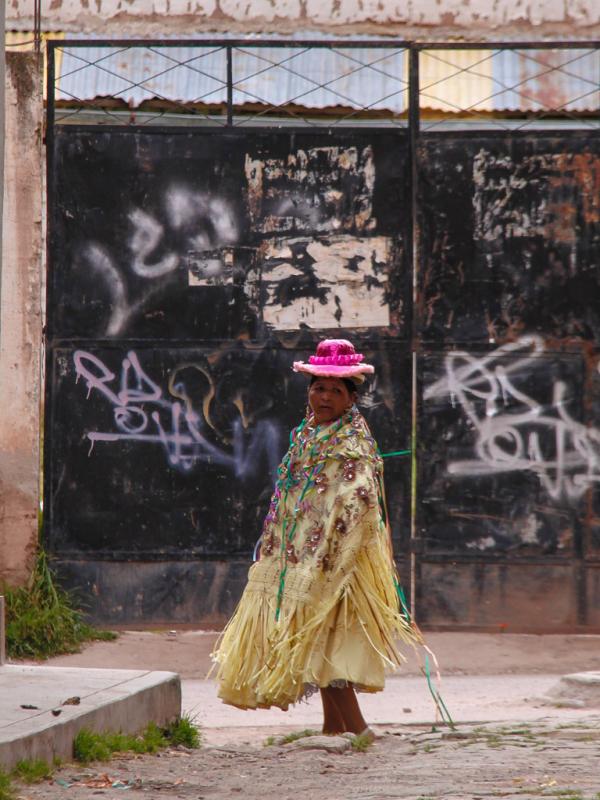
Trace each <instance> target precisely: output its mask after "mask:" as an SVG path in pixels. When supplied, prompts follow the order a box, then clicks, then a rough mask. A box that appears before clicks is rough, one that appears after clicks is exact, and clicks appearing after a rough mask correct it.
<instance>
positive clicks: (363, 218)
mask: <svg viewBox="0 0 600 800" xmlns="http://www.w3.org/2000/svg"><path fill="white" fill-rule="evenodd" d="M245 172H246V179H247V181H248V194H249V201H248V205H249V211H250V215H251V219H252V222H253V224H254V225H255V226H256V229H257V230H258V231H260V232H263V233H284V232H288V231H305V230H311V231H316V232H321V231H331V230H333V231H339V232H341V231H351V230H356V231H361V232H363V231H365V232H366V231H371V230H374V229H375V228H376V227H377V220H376V219H375V218H374V217H373V207H372V197H373V188H374V185H375V164H374V161H373V149H372V147H370V146H367V147H363V148H357V147H315V148H312V149H310V150H303V149H301V148H300V149H298V150H297V151H296V152H294V153H290V154H288V155H286V156H285V157H283V158H267V159H265V160H261V159H256V158H252V157H251V156H249V155H247V156H246V164H245Z"/></svg>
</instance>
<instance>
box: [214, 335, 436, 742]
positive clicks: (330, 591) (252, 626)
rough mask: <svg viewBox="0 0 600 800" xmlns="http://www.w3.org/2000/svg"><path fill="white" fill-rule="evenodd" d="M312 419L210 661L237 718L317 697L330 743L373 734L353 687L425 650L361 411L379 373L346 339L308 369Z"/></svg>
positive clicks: (301, 433)
mask: <svg viewBox="0 0 600 800" xmlns="http://www.w3.org/2000/svg"><path fill="white" fill-rule="evenodd" d="M294 370H295V371H297V372H302V373H305V374H307V375H309V376H311V383H310V387H309V392H308V406H309V408H308V409H307V416H306V418H305V419H304V420H303V421H302V422H301V423H300V425H299V426H298V427H297V428H296V429H295V430H294V431H292V434H291V437H290V448H289V450H288V452H287V453H286V455H285V457H284V459H283V462H282V463H281V465H280V467H279V471H278V480H277V483H276V486H275V492H274V494H273V497H272V499H271V505H270V508H269V512H268V514H267V516H266V519H265V522H264V527H263V532H262V537H261V549H260V560H259V561H258V562H257V563H255V564H254V565H253V566H252V567H251V569H250V573H249V576H248V585H247V586H246V589H245V591H244V594H243V596H242V599H241V601H240V604H239V606H238V608H237V610H236V612H235V614H234V615H233V617H232V619H231V620H230V622H229V624H228V625H227V628H226V629H225V631H224V633H223V635H222V639H221V641H220V643H219V646H218V648H217V650H216V651H215V653H214V654H213V657H214V659H215V661H217V662H218V664H219V670H218V674H217V678H218V681H219V684H220V688H219V696H220V697H221V699H222V700H223V701H224V702H226V703H229V704H231V705H235V706H238V707H240V708H269V707H270V706H279V708H282V709H284V710H285V709H287V708H288V706H289V705H290V704H291V703H295V702H296V701H297V700H299V699H301V698H302V697H305V696H307V695H308V694H310V693H312V692H313V691H316V689H317V688H318V689H319V690H320V692H321V698H322V702H323V713H324V722H323V733H329V734H333V733H342V732H344V731H351V732H352V733H355V734H360V733H365V732H366V733H368V734H371V731H370V729H369V728H368V727H367V723H366V722H365V720H364V718H363V716H362V714H361V711H360V708H359V705H358V702H357V699H356V695H355V689H358V690H360V691H367V692H376V691H380V690H381V689H383V686H384V673H385V668H386V667H392V668H393V667H396V666H399V665H400V664H401V662H402V661H403V660H404V659H403V658H402V656H401V655H400V653H399V652H398V650H397V648H396V643H395V639H397V638H400V639H402V640H404V641H405V642H410V643H414V642H417V641H420V638H419V634H418V633H417V631H416V630H415V629H413V628H412V627H411V625H410V622H409V620H407V619H406V617H405V616H404V615H403V614H402V613H401V612H400V609H399V605H398V596H397V582H396V577H395V568H394V564H393V559H392V553H391V546H390V540H389V534H388V530H387V526H386V523H385V522H384V519H383V516H384V513H383V509H384V506H383V499H382V497H383V471H382V461H381V458H380V456H379V455H378V451H377V445H376V443H375V441H374V440H373V438H372V436H371V434H370V432H369V428H368V426H367V423H366V422H365V420H364V418H363V417H362V415H361V414H360V413H359V411H358V410H357V408H356V406H355V401H356V396H357V395H356V385H357V384H359V383H361V382H362V381H364V376H365V375H366V374H369V373H372V372H373V371H374V370H373V367H372V366H371V365H369V364H365V363H363V356H362V355H361V354H359V353H356V352H355V350H354V347H353V345H352V344H351V343H350V342H348V341H346V340H345V339H330V340H325V341H322V342H321V343H320V344H319V346H318V348H317V353H316V356H311V357H310V359H309V361H308V363H304V362H295V363H294Z"/></svg>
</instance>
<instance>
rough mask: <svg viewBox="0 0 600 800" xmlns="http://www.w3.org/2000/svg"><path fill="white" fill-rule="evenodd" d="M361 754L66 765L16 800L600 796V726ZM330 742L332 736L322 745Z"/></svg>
mask: <svg viewBox="0 0 600 800" xmlns="http://www.w3.org/2000/svg"><path fill="white" fill-rule="evenodd" d="M381 733H382V734H383V736H382V738H381V739H379V740H377V741H376V742H375V743H374V744H373V745H372V746H371V747H370V748H369V749H368V750H366V751H365V752H357V751H355V750H354V749H353V748H352V746H350V747H349V748H348V749H347V750H345V751H344V752H342V753H331V752H327V751H325V750H323V749H318V747H317V745H318V744H319V742H320V741H321V737H315V738H314V740H313V741H314V743H315V746H314V748H310V749H307V745H308V746H309V747H310V742H311V738H307V739H303V740H299V741H298V742H296V743H294V744H287V745H277V744H274V745H265V744H264V742H265V740H263V741H262V742H259V741H255V742H253V743H252V744H250V745H241V744H237V745H235V746H234V745H231V746H220V747H206V748H202V749H200V750H197V751H185V750H170V751H167V752H165V753H163V754H161V755H160V756H143V757H136V758H128V759H123V758H119V759H116V760H114V761H112V762H110V764H105V765H100V766H97V767H94V768H92V769H90V768H72V767H65V768H63V769H61V770H60V771H59V772H58V773H57V774H56V775H55V779H54V781H53V782H45V783H44V784H41V785H37V786H35V787H31V788H29V787H28V788H24V790H23V793H22V794H21V798H23V800H58V799H59V798H60V800H63V799H64V798H72V800H84V798H85V799H86V800H87V799H88V798H95V797H98V796H105V797H107V798H117V797H123V794H124V789H123V788H110V787H111V786H112V784H113V783H114V784H116V786H119V785H120V786H121V787H130V788H129V791H128V794H129V796H130V797H131V798H132V799H133V798H135V797H148V798H161V800H178V799H179V798H181V800H192V798H193V800H202V798H207V800H211V798H232V797H245V798H257V799H258V798H260V800H288V799H289V800H297V798H299V797H304V798H310V800H354V798H356V800H358V798H360V800H367V799H369V800H387V798H403V799H404V800H433V799H434V798H435V800H441V798H443V800H480V799H481V798H508V799H509V800H533V799H534V798H536V799H537V798H545V797H547V798H562V800H583V799H585V800H597V799H598V798H600V769H599V767H598V764H599V763H600V718H598V719H597V720H596V721H594V722H588V723H587V724H585V725H567V726H564V727H563V726H559V727H554V726H552V725H540V724H532V725H503V726H478V727H477V728H472V727H471V728H468V727H465V728H462V729H460V730H459V731H456V732H454V733H453V732H449V731H435V732H432V731H431V728H430V727H428V728H425V729H423V728H421V729H419V728H413V729H409V728H406V727H403V728H397V729H389V728H388V729H386V730H385V731H381ZM338 741H341V742H342V746H343V745H347V744H348V742H347V741H345V740H342V739H341V738H338V737H335V739H334V738H333V737H331V740H330V744H331V745H334V744H336V743H337V742H338Z"/></svg>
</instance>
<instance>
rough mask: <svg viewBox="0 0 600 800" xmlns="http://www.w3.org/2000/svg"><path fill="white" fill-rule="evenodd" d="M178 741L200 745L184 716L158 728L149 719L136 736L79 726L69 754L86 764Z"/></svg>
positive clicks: (190, 724)
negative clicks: (96, 730) (117, 754)
mask: <svg viewBox="0 0 600 800" xmlns="http://www.w3.org/2000/svg"><path fill="white" fill-rule="evenodd" d="M181 744H182V745H184V746H186V747H189V748H196V747H200V731H199V730H198V728H197V726H196V725H194V723H193V722H192V720H191V719H190V718H189V717H187V716H184V717H181V718H180V719H179V720H177V721H176V722H174V723H173V724H172V725H169V726H168V727H167V728H159V727H158V725H156V724H155V723H154V722H151V723H150V724H149V725H148V726H147V727H146V728H145V729H144V730H143V731H142V733H140V734H138V735H137V736H135V735H132V734H128V733H115V732H113V731H105V732H104V733H94V732H93V731H90V730H88V729H87V728H82V729H81V730H80V731H79V733H78V734H77V736H76V737H75V739H74V740H73V755H74V757H75V760H76V761H79V762H81V763H82V764H89V763H90V762H91V761H109V760H110V758H111V757H112V755H113V753H126V752H133V753H156V752H157V751H158V750H161V749H162V748H164V747H170V746H173V747H174V746H176V745H181ZM0 800H1V798H0Z"/></svg>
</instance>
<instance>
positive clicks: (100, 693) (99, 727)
mask: <svg viewBox="0 0 600 800" xmlns="http://www.w3.org/2000/svg"><path fill="white" fill-rule="evenodd" d="M77 698H79V702H77ZM66 701H69V702H68V703H66ZM180 714H181V683H180V680H179V675H177V674H176V673H174V672H149V671H147V670H129V669H127V670H125V669H79V668H73V667H42V666H22V665H16V664H5V665H4V666H0V766H1V767H2V768H3V769H5V770H6V769H11V768H12V767H13V766H14V765H15V764H16V763H17V761H20V760H21V759H44V760H45V761H47V762H49V763H51V762H52V759H53V758H55V757H58V758H61V759H66V760H69V759H71V758H72V757H73V739H74V738H75V736H76V735H77V733H78V732H79V731H80V730H81V729H82V728H89V729H91V730H93V731H96V732H102V731H122V732H123V733H137V732H138V731H141V730H143V728H145V727H146V725H147V724H148V723H149V722H155V723H156V724H157V725H161V726H163V725H167V724H168V723H170V722H172V721H173V720H174V719H176V718H177V717H178V716H179V715H180Z"/></svg>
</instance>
